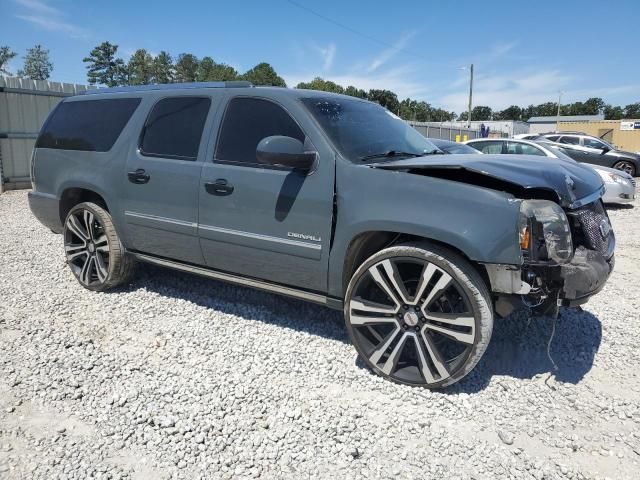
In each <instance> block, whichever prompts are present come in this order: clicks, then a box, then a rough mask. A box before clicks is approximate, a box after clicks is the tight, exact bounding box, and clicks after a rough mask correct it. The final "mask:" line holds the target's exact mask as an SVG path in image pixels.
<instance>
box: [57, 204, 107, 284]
mask: <svg viewBox="0 0 640 480" xmlns="http://www.w3.org/2000/svg"><path fill="white" fill-rule="evenodd" d="M64 249H65V254H66V261H67V264H68V265H69V267H70V268H71V271H72V272H73V274H74V275H75V277H76V279H77V280H78V281H79V282H80V283H81V284H82V285H84V286H85V287H87V288H92V287H95V286H99V285H101V284H103V283H104V282H106V281H107V279H108V277H109V251H110V245H109V238H108V237H107V235H106V234H105V232H104V226H103V225H102V224H101V223H100V221H99V220H98V218H97V217H96V215H95V214H94V213H93V212H91V211H90V210H88V209H78V210H72V211H71V212H70V213H69V215H68V216H67V219H66V221H65V228H64Z"/></svg>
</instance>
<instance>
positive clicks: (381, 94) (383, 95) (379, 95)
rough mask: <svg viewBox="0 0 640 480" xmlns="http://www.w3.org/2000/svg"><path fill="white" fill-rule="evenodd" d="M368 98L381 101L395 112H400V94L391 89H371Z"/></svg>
mask: <svg viewBox="0 0 640 480" xmlns="http://www.w3.org/2000/svg"><path fill="white" fill-rule="evenodd" d="M367 98H368V99H369V100H371V101H372V102H377V103H379V104H380V105H382V106H383V107H385V108H386V109H387V110H389V111H391V112H393V113H398V111H399V110H400V102H399V101H398V96H397V95H396V94H395V93H393V92H392V91H391V90H376V89H372V90H369V93H368V94H367Z"/></svg>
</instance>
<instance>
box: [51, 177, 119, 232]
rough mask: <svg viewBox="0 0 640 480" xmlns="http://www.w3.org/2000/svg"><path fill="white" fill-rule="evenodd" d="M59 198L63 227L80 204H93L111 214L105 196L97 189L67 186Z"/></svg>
mask: <svg viewBox="0 0 640 480" xmlns="http://www.w3.org/2000/svg"><path fill="white" fill-rule="evenodd" d="M59 198H60V202H59V214H60V223H61V224H62V225H64V222H65V220H66V218H67V214H68V213H69V211H70V210H71V209H72V208H73V207H75V206H76V205H78V204H79V203H83V202H92V203H95V204H96V205H99V206H101V207H102V208H104V209H105V210H106V211H107V212H110V210H109V204H108V203H107V200H106V199H105V197H104V195H102V194H101V193H100V192H98V190H97V189H95V188H91V187H88V186H67V187H66V188H64V189H63V190H62V192H61V193H60V197H59Z"/></svg>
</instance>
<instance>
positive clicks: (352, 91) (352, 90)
mask: <svg viewBox="0 0 640 480" xmlns="http://www.w3.org/2000/svg"><path fill="white" fill-rule="evenodd" d="M344 94H345V95H349V96H350V97H356V98H367V92H365V91H364V90H363V89H361V88H356V87H354V86H353V85H349V86H348V87H347V88H345V89H344Z"/></svg>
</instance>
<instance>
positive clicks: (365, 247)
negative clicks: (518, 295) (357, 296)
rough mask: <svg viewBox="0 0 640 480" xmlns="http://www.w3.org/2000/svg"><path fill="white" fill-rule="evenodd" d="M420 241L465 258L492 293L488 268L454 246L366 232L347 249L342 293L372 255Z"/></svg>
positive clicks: (418, 237) (414, 237) (410, 236)
mask: <svg viewBox="0 0 640 480" xmlns="http://www.w3.org/2000/svg"><path fill="white" fill-rule="evenodd" d="M420 240H422V241H427V242H430V243H432V244H434V245H438V246H439V247H441V248H444V249H447V250H450V251H451V252H453V253H456V254H458V255H460V256H461V257H463V258H464V259H465V260H467V261H468V262H469V264H471V265H472V266H473V268H474V269H475V270H476V271H477V272H478V274H479V275H480V277H482V279H483V280H484V282H485V285H486V286H487V289H488V290H489V291H491V281H490V280H489V275H488V274H487V270H486V268H484V267H483V266H482V265H480V264H479V263H477V262H474V261H473V260H471V259H470V258H469V257H468V256H467V255H465V253H464V252H463V251H462V250H459V249H458V248H456V247H454V246H451V245H449V244H446V243H444V242H439V241H437V240H433V239H431V238H427V237H420V236H417V235H408V234H404V233H398V232H364V233H361V234H360V235H358V236H357V237H355V238H354V239H353V240H352V241H351V243H350V244H349V248H348V249H347V254H346V256H345V261H344V268H343V270H342V272H343V275H342V292H343V293H345V292H346V291H347V287H348V285H349V282H350V281H351V277H352V276H353V274H354V273H355V271H356V270H357V269H358V267H359V266H360V265H362V264H363V263H364V261H365V260H366V259H367V258H369V257H370V256H371V255H373V254H374V253H377V252H379V251H380V250H382V249H384V248H387V247H391V246H392V245H396V244H398V243H401V242H415V241H420Z"/></svg>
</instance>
